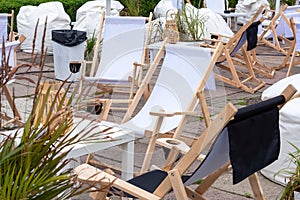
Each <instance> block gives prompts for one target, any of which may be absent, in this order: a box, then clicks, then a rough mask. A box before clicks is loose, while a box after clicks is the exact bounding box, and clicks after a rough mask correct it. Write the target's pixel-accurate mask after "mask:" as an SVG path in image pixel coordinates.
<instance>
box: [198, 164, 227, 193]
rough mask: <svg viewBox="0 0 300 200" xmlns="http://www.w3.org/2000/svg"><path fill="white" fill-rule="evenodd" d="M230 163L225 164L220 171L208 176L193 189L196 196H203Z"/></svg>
mask: <svg viewBox="0 0 300 200" xmlns="http://www.w3.org/2000/svg"><path fill="white" fill-rule="evenodd" d="M229 165H230V162H229V161H228V162H227V163H225V164H224V165H223V166H222V167H221V168H220V169H218V170H216V171H214V172H213V173H211V174H210V175H208V176H207V177H206V178H205V180H204V181H203V182H202V183H201V184H200V185H199V186H198V187H197V188H196V189H195V191H196V192H197V193H198V194H201V195H202V194H204V193H205V192H206V191H207V190H208V188H209V187H210V186H211V185H212V184H213V183H214V182H215V181H216V180H217V179H218V178H219V177H220V176H221V175H222V174H223V173H224V172H225V171H226V170H227V169H228V167H229Z"/></svg>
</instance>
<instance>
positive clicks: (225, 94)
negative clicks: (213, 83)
mask: <svg viewBox="0 0 300 200" xmlns="http://www.w3.org/2000/svg"><path fill="white" fill-rule="evenodd" d="M257 54H258V60H259V61H260V62H263V63H265V64H266V65H267V66H274V65H278V64H279V63H280V61H281V59H283V56H282V55H280V54H278V53H277V52H275V51H273V50H272V49H270V48H267V47H261V46H258V47H257ZM29 59H30V54H28V53H24V52H18V63H19V64H20V63H24V62H28V60H29ZM37 71H38V69H37V68H33V69H31V70H30V72H26V73H22V72H20V73H19V75H22V76H24V77H27V78H32V79H34V80H36V78H37V73H36V72H37ZM285 71H286V69H283V70H281V71H277V72H276V76H275V78H274V79H268V78H263V77H261V78H262V79H263V80H264V81H265V82H266V83H267V84H266V86H265V87H263V88H262V89H261V90H259V91H258V92H256V93H254V94H249V93H246V92H243V91H242V90H240V89H237V88H233V87H230V86H228V85H224V84H223V83H221V82H217V90H216V91H210V92H207V93H206V97H207V102H208V105H209V109H210V113H211V115H212V117H213V116H214V115H215V114H217V113H218V112H219V110H220V108H222V107H223V106H224V105H225V104H226V102H232V103H233V104H234V105H236V106H237V107H242V106H245V105H248V104H252V103H255V102H257V101H260V96H261V93H262V91H263V90H265V89H266V88H267V87H269V86H270V85H272V84H273V83H274V82H276V81H278V80H280V79H282V78H283V77H284V76H285ZM299 72H300V68H298V67H296V68H294V69H293V73H299ZM54 79H55V78H54V68H53V57H52V56H48V57H47V59H46V63H45V68H44V73H43V81H49V80H54ZM154 79H155V78H154ZM9 87H10V89H11V90H12V87H13V88H14V89H13V91H14V93H15V94H16V95H17V96H23V98H17V99H16V103H17V106H18V109H19V111H20V112H21V113H22V117H23V118H24V119H26V117H28V114H29V111H30V107H31V106H32V105H31V101H30V98H24V96H25V95H29V94H33V93H34V90H33V89H34V84H31V83H28V82H26V81H24V80H17V81H16V82H15V83H14V84H11V85H10V86H9ZM141 105H142V103H141ZM141 105H139V106H140V107H141ZM1 106H2V108H4V109H5V108H7V107H8V106H7V104H5V103H4V104H2V105H1ZM197 110H200V109H199V108H197ZM8 113H9V111H8ZM123 115H124V112H121V111H112V112H110V114H109V120H111V121H115V122H120V120H121V119H122V116H123ZM93 117H97V116H93ZM203 127H204V123H203V121H202V120H201V118H195V117H194V118H191V119H189V121H188V124H187V126H186V127H185V129H184V132H185V133H186V134H191V135H195V134H196V135H197V134H199V133H200V132H201V130H203ZM147 142H148V140H147V139H140V140H137V141H136V142H135V152H136V153H135V171H136V172H138V171H139V169H140V167H141V163H142V160H143V154H144V152H145V149H146V147H147ZM120 151H121V149H119V148H117V147H115V148H112V149H109V150H105V151H101V152H98V153H97V158H98V159H100V160H101V161H103V162H104V163H107V164H110V165H114V166H116V167H120ZM84 159H85V158H81V160H82V161H83V160H84ZM164 161H165V158H164V156H163V151H162V149H161V148H159V147H157V148H156V149H155V155H154V156H153V161H152V162H153V163H155V164H156V165H157V166H160V165H162V164H163V163H164ZM259 178H260V181H261V185H262V188H263V190H264V193H265V196H266V199H270V200H272V199H278V198H279V195H280V193H281V192H282V190H283V187H282V186H280V185H277V184H275V183H273V182H271V181H269V180H268V179H266V178H264V177H263V176H262V175H260V174H259ZM205 196H206V197H207V198H209V199H214V200H216V199H220V200H221V199H222V200H223V199H228V200H229V199H248V198H253V194H252V191H251V189H250V187H249V184H248V182H247V180H246V181H243V182H241V183H239V184H237V185H232V174H231V171H230V170H229V171H228V172H226V173H225V174H223V175H222V176H221V178H220V179H218V180H217V182H216V183H215V184H214V185H213V187H212V188H211V189H209V191H208V192H207V193H206V194H205ZM174 198H175V197H174V194H173V193H170V194H169V195H167V196H166V197H165V198H164V199H174ZM76 199H90V198H89V197H88V195H81V196H79V197H78V198H76Z"/></svg>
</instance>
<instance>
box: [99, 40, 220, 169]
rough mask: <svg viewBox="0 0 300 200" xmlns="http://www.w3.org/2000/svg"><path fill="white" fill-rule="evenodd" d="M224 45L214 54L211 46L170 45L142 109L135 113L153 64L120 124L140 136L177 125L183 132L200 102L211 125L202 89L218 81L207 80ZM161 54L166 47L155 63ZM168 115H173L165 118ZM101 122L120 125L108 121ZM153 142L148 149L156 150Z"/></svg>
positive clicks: (157, 132)
mask: <svg viewBox="0 0 300 200" xmlns="http://www.w3.org/2000/svg"><path fill="white" fill-rule="evenodd" d="M221 49H222V44H221V43H220V44H219V45H218V46H217V48H216V49H215V51H214V52H213V53H212V55H211V50H210V49H207V48H201V47H189V46H177V45H171V44H170V45H166V55H165V57H164V62H163V65H162V67H161V69H160V72H159V75H158V78H157V81H156V83H155V86H154V88H153V90H152V92H151V94H150V96H149V98H148V100H147V101H146V103H145V104H144V105H143V107H142V108H141V110H140V111H139V112H138V113H137V114H136V115H135V116H133V117H132V114H133V111H134V109H135V107H136V105H137V104H138V102H139V101H140V97H141V95H142V94H143V93H144V90H145V89H146V86H147V83H148V80H149V79H150V78H151V77H152V73H154V68H152V67H151V68H150V70H148V74H147V75H146V76H145V78H144V81H145V82H143V83H142V84H141V87H140V89H139V90H138V91H137V94H136V95H135V96H134V99H133V101H132V103H131V105H130V107H129V109H128V111H127V112H126V114H125V116H124V118H123V120H122V123H121V125H119V127H121V128H124V129H129V130H133V131H134V132H135V134H136V136H137V137H141V136H144V135H146V136H147V135H148V136H151V135H152V136H153V135H154V136H155V137H157V136H159V135H161V134H167V133H169V132H171V131H172V130H174V129H176V132H181V131H182V129H183V127H184V125H185V123H186V122H187V119H188V116H189V115H194V114H195V112H194V109H195V107H196V105H197V103H198V102H199V103H200V106H201V109H202V113H203V116H204V119H205V122H206V124H207V125H208V124H209V123H210V116H209V113H208V107H207V105H206V101H205V97H204V95H203V93H202V92H203V90H204V87H205V85H207V87H208V88H209V89H214V82H212V83H211V84H207V83H208V82H209V81H211V80H213V79H212V78H213V76H210V74H211V73H212V70H213V67H214V65H215V62H216V60H217V58H218V57H219V55H220V53H221ZM161 54H164V52H163V50H160V52H158V53H157V55H156V58H155V59H154V62H153V63H157V62H159V60H158V59H157V58H158V57H159V55H161ZM152 65H153V64H152ZM209 77H210V78H209ZM208 80H209V81H208ZM178 83H180V84H178ZM198 100H199V101H198ZM154 111H156V112H158V111H162V113H161V116H160V115H158V116H157V115H151V114H150V112H154ZM163 111H165V112H163ZM164 115H168V116H169V117H167V118H165V119H164V120H162V118H163V116H164ZM101 123H103V124H108V125H111V126H116V125H115V124H112V123H108V122H104V121H102V122H101ZM176 135H178V137H179V136H180V134H176ZM153 144H155V143H153V142H151V141H150V144H149V146H148V150H147V152H153ZM146 155H147V158H145V160H147V159H149V160H151V156H152V154H151V153H147V154H146ZM144 163H145V164H144V165H143V167H142V170H141V171H142V172H143V171H146V170H147V169H148V163H147V161H145V162H144Z"/></svg>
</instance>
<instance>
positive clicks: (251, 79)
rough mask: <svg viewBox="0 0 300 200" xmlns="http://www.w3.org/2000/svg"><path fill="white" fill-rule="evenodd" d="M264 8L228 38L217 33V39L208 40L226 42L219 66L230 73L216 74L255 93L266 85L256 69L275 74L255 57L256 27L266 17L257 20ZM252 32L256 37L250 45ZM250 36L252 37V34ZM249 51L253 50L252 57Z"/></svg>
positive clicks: (230, 83)
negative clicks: (248, 39) (249, 40)
mask: <svg viewBox="0 0 300 200" xmlns="http://www.w3.org/2000/svg"><path fill="white" fill-rule="evenodd" d="M263 10H264V7H263V6H261V7H260V8H259V9H258V11H257V13H256V14H255V15H254V16H253V18H252V19H251V20H250V21H248V22H247V23H246V24H245V25H244V26H243V27H241V28H240V29H239V30H238V32H237V33H236V34H235V35H234V36H233V37H231V38H228V37H224V36H222V35H216V36H213V37H214V38H216V39H208V41H212V42H215V41H222V42H224V48H223V53H222V56H221V57H220V58H219V59H218V62H217V66H218V67H220V68H221V69H225V70H227V71H229V73H228V74H227V75H222V74H217V73H216V74H215V76H216V77H217V78H218V79H220V80H222V81H223V82H225V83H227V84H229V85H232V86H234V87H237V88H240V89H242V90H244V91H246V92H249V93H254V92H256V91H257V90H259V89H260V88H262V87H263V86H264V85H265V83H264V82H263V81H262V80H260V79H258V78H257V77H256V75H255V73H254V71H258V72H259V73H262V74H264V75H265V74H269V73H270V74H273V72H267V71H266V70H267V69H265V67H264V68H261V67H262V65H259V63H258V62H257V60H256V59H255V46H256V40H255V38H256V34H257V32H256V33H255V31H257V29H256V28H257V26H258V25H259V23H260V22H261V21H263V20H264V17H261V18H260V19H259V21H255V20H256V19H257V17H258V16H259V15H261V13H262V11H263ZM248 30H249V31H248ZM252 31H254V32H252ZM248 32H249V33H248ZM250 32H252V34H251V35H252V36H253V38H254V40H253V43H252V45H249V43H248V42H247V35H250ZM224 38H225V40H224ZM249 38H250V39H251V37H250V36H249ZM205 40H207V39H205ZM202 46H209V47H212V46H211V45H207V44H202ZM248 51H251V54H252V57H251V55H250V53H249V52H248ZM238 52H241V55H240V54H238Z"/></svg>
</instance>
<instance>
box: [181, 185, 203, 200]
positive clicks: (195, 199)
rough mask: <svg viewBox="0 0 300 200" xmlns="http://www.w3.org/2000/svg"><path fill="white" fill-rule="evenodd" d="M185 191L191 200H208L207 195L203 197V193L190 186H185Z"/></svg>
mask: <svg viewBox="0 0 300 200" xmlns="http://www.w3.org/2000/svg"><path fill="white" fill-rule="evenodd" d="M185 192H186V194H187V196H188V197H189V198H190V199H191V200H206V198H205V197H203V196H202V195H201V194H198V193H197V192H195V191H194V190H193V189H191V188H190V187H185Z"/></svg>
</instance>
